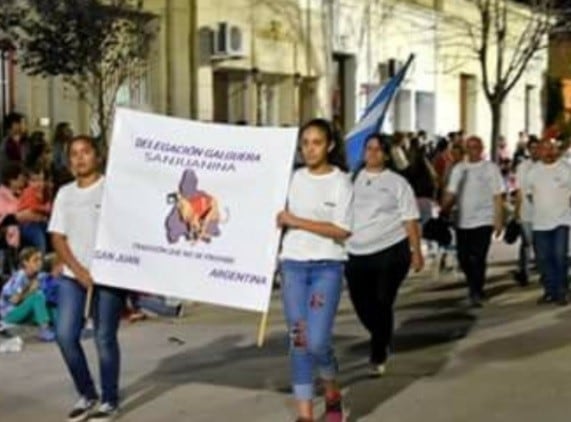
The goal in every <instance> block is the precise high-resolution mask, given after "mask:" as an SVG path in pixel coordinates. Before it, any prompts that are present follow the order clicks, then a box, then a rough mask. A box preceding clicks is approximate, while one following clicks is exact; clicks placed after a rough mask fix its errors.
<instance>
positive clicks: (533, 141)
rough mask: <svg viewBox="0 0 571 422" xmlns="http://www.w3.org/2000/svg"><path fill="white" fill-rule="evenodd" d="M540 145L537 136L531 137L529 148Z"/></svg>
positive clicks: (528, 143) (528, 142)
mask: <svg viewBox="0 0 571 422" xmlns="http://www.w3.org/2000/svg"><path fill="white" fill-rule="evenodd" d="M533 144H539V138H538V137H537V136H536V135H529V139H528V141H527V146H530V145H533Z"/></svg>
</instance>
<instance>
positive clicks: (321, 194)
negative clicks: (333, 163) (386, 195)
mask: <svg viewBox="0 0 571 422" xmlns="http://www.w3.org/2000/svg"><path fill="white" fill-rule="evenodd" d="M352 202H353V189H352V186H351V180H350V178H349V175H348V174H346V173H343V172H342V171H340V170H339V169H338V168H335V169H334V170H333V171H332V172H330V173H328V174H321V175H315V174H312V173H310V172H309V170H308V169H307V168H305V167H304V168H301V169H299V170H297V171H296V172H295V173H294V174H293V177H292V181H291V185H290V188H289V195H288V210H289V212H291V213H292V214H293V215H295V216H296V217H299V218H303V219H307V220H313V221H319V222H325V223H331V224H334V225H335V226H337V227H339V228H342V229H344V230H347V231H351V228H352ZM280 258H281V259H282V260H284V259H290V260H294V261H321V260H332V261H344V260H346V259H347V252H346V250H345V246H344V245H343V244H341V243H339V242H337V241H335V240H333V239H330V238H327V237H324V236H320V235H317V234H314V233H310V232H308V231H305V230H298V229H288V230H287V231H286V233H285V236H284V239H283V242H282V251H281V254H280Z"/></svg>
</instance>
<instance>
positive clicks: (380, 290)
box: [345, 239, 411, 364]
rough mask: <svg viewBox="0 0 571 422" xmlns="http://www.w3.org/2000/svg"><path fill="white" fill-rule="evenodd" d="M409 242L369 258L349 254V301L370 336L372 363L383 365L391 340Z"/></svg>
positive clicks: (407, 266)
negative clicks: (394, 308) (396, 303)
mask: <svg viewBox="0 0 571 422" xmlns="http://www.w3.org/2000/svg"><path fill="white" fill-rule="evenodd" d="M410 260H411V254H410V246H409V243H408V239H406V240H403V241H402V242H399V243H397V244H396V245H394V246H391V247H390V248H387V249H385V250H383V251H381V252H377V253H375V254H372V255H350V256H349V262H348V263H347V266H346V270H345V273H346V277H347V284H348V286H349V294H350V296H351V301H352V302H353V306H354V307H355V311H356V313H357V316H358V317H359V319H360V320H361V323H362V324H363V325H364V326H365V328H366V329H367V330H368V331H369V333H371V362H372V363H375V364H381V363H384V362H385V361H386V360H387V357H388V352H389V346H390V344H391V341H392V337H393V329H394V321H393V320H394V311H393V305H394V302H395V299H396V296H397V293H398V289H399V287H400V285H401V284H402V282H403V281H404V279H405V278H406V276H407V274H408V271H409V268H410Z"/></svg>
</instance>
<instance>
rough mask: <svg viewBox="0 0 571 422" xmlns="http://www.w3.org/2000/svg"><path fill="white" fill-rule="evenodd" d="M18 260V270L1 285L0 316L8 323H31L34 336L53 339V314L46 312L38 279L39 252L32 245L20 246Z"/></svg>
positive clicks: (47, 310) (40, 255) (40, 256)
mask: <svg viewBox="0 0 571 422" xmlns="http://www.w3.org/2000/svg"><path fill="white" fill-rule="evenodd" d="M19 261H20V270H19V271H17V272H15V273H14V274H13V275H12V277H10V279H9V280H8V282H7V283H6V284H5V285H4V287H3V288H2V294H1V295H0V315H1V316H2V319H3V320H4V322H6V323H8V324H22V323H27V322H33V323H35V324H37V325H39V326H40V333H39V336H38V337H39V339H40V340H41V341H45V342H51V341H54V340H55V334H54V332H53V330H52V329H51V325H52V323H53V315H51V314H50V311H49V309H48V305H47V302H46V298H45V296H44V294H43V293H42V291H41V290H40V283H39V281H38V274H39V272H40V270H41V268H42V254H41V252H40V251H39V250H38V249H36V248H24V249H23V250H22V252H21V253H20V256H19Z"/></svg>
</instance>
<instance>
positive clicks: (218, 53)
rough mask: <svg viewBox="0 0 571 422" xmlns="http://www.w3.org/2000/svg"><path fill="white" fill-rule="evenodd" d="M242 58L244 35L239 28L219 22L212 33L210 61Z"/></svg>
mask: <svg viewBox="0 0 571 422" xmlns="http://www.w3.org/2000/svg"><path fill="white" fill-rule="evenodd" d="M242 57H244V35H243V31H242V29H241V28H240V27H239V26H236V25H232V24H230V23H228V22H220V23H219V24H218V26H217V27H216V29H215V30H214V31H212V57H211V58H212V59H213V60H225V59H237V58H242Z"/></svg>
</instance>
